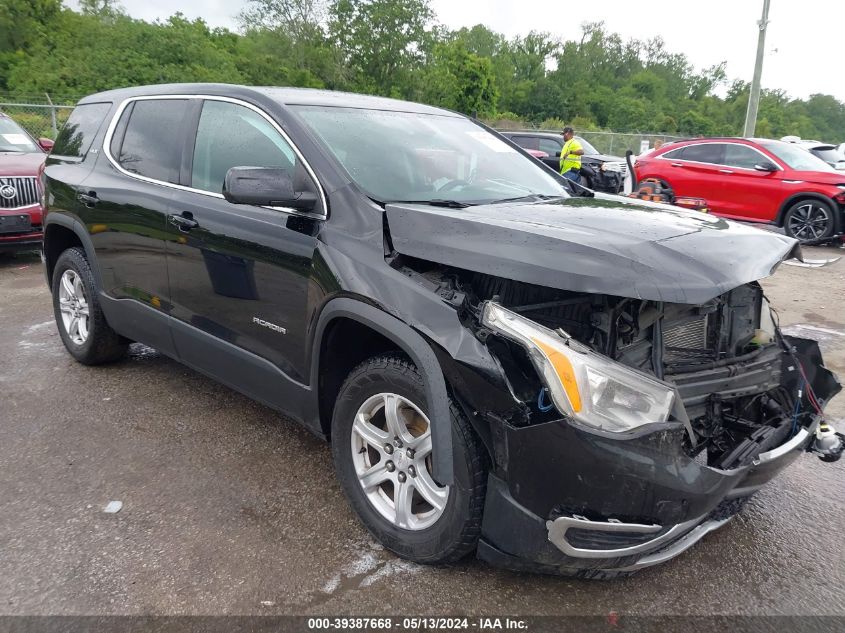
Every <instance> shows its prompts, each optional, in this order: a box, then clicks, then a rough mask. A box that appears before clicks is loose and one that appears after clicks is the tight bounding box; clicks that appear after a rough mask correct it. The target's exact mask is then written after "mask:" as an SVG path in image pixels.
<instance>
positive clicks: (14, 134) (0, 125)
mask: <svg viewBox="0 0 845 633" xmlns="http://www.w3.org/2000/svg"><path fill="white" fill-rule="evenodd" d="M38 151H41V150H39V149H38V146H37V145H36V144H35V143H33V142H32V139H31V138H30V137H29V135H28V134H27V133H26V132H24V131H23V129H21V127H20V126H19V125H18V124H17V123H15V122H14V121H12V119H10V118H8V117H5V116H0V152H38Z"/></svg>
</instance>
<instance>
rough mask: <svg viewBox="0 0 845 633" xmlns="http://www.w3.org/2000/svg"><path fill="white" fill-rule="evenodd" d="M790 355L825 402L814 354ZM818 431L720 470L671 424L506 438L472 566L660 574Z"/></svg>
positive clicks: (514, 431) (508, 431) (812, 422)
mask: <svg viewBox="0 0 845 633" xmlns="http://www.w3.org/2000/svg"><path fill="white" fill-rule="evenodd" d="M790 343H792V344H793V345H794V346H795V349H796V350H797V351H798V354H799V355H800V358H801V361H802V365H803V366H804V368H805V369H806V370H807V374H808V376H809V379H810V382H811V384H812V385H813V387H814V389H816V390H817V391H818V392H819V393H823V394H825V396H824V399H825V400H827V399H829V397H830V396H832V395H833V394H835V393H836V392H837V391H838V390H839V385H838V381H837V380H836V377H835V376H834V375H833V374H832V373H831V372H829V371H828V370H827V369H825V368H824V367H823V365H822V362H821V355H820V353H819V351H818V347H817V345H816V343H815V342H814V341H807V340H802V339H791V340H790ZM785 371H787V372H788V370H785ZM789 379H790V377H789V376H788V375H787V376H785V377H784V378H783V380H784V381H789ZM820 422H821V416H818V415H813V416H808V417H807V418H806V423H805V424H804V425H803V426H800V427H799V428H797V429H796V430H795V431H794V432H793V433H792V435H791V436H790V437H789V438H787V439H786V440H785V441H783V442H782V443H780V444H779V445H777V446H769V447H767V448H766V450H761V451H760V452H759V453H757V454H756V455H752V456H750V457H749V458H748V460H747V461H746V463H744V464H743V465H741V466H738V467H735V468H731V469H728V470H722V469H719V468H714V467H711V466H708V465H707V464H706V463H705V461H703V460H701V459H696V458H691V457H689V456H688V455H687V454H686V453H685V451H684V450H683V448H682V444H683V440H684V434H685V430H684V428H683V427H682V426H681V425H677V424H675V425H672V424H669V425H667V426H666V427H665V428H660V429H656V430H651V431H650V432H646V433H643V434H640V435H637V436H633V437H626V438H620V437H618V436H617V437H611V436H609V435H608V434H604V435H602V434H599V433H596V432H594V431H589V430H586V429H583V428H578V427H576V426H574V425H573V424H571V423H570V422H569V421H567V420H566V419H560V420H554V421H551V422H545V423H541V424H537V425H529V426H524V427H521V428H515V427H509V426H506V427H505V429H504V431H503V434H502V437H501V438H499V439H500V441H501V448H500V451H499V452H500V455H498V456H497V457H498V458H499V461H500V463H501V464H502V465H503V467H504V468H503V469H502V471H501V472H499V473H494V474H491V476H490V480H489V483H488V493H487V501H486V504H487V505H486V509H485V516H484V521H483V524H482V541H481V543H480V546H479V557H480V558H482V559H485V560H487V561H489V562H491V563H492V564H496V565H499V566H503V567H507V568H510V569H515V570H520V571H534V572H545V573H553V574H565V575H571V576H577V577H585V578H591V577H607V576H612V575H616V574H617V573H619V572H622V573H624V572H635V571H638V570H640V569H644V568H646V567H650V566H652V565H656V564H659V563H663V562H665V561H667V560H670V559H671V558H674V557H675V556H678V555H679V554H681V553H683V552H684V551H686V550H687V549H689V548H690V547H692V546H693V545H695V544H696V543H697V542H698V541H699V540H701V539H702V538H703V537H704V536H705V535H707V534H708V533H710V532H712V531H714V530H716V529H718V528H720V527H722V526H723V525H725V524H726V523H727V522H729V521H730V520H731V519H732V518H733V517H734V516H735V515H736V513H737V512H739V510H740V509H741V508H742V506H743V505H744V503H745V502H746V501H747V500H748V498H749V497H750V496H751V495H753V494H754V493H755V492H757V491H758V490H759V489H760V488H762V487H763V486H764V485H765V484H766V483H768V482H769V481H770V480H771V479H773V478H774V477H775V476H777V474H778V473H779V472H780V471H781V470H783V469H784V468H785V467H787V466H788V465H789V464H790V463H792V462H793V461H794V460H795V459H797V458H798V457H799V456H800V455H801V454H802V453H804V452H807V451H808V450H810V449H811V448H812V446H813V442H814V438H815V436H816V431H817V429H818V427H819V424H820Z"/></svg>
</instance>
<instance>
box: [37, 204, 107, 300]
mask: <svg viewBox="0 0 845 633" xmlns="http://www.w3.org/2000/svg"><path fill="white" fill-rule="evenodd" d="M74 246H81V247H82V249H83V250H84V251H85V259H87V260H88V265H89V266H90V267H91V273H92V274H93V275H94V282H95V283H96V284H97V288H102V287H103V279H102V277H101V276H100V267H99V265H98V264H97V260H96V258H95V257H94V244H93V243H92V242H91V236H90V235H88V232H87V231H86V230H85V229H84V227H83V226H82V225H81V224H80V223H79V221H77V220H76V219H74V218H70V217H67V216H65V215H57V214H50V215H48V216H47V221H46V222H45V226H44V243H43V246H42V249H43V251H42V252H43V254H44V272H45V274H46V276H47V285H48V286H50V285H51V284H52V280H53V270H54V269H55V267H56V261H57V260H58V259H59V255H61V254H62V253H63V252H64V251H66V250H67V249H68V248H72V247H74Z"/></svg>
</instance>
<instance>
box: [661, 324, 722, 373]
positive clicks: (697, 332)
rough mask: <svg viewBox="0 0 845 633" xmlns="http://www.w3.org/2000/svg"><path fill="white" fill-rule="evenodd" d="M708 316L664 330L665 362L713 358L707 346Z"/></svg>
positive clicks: (668, 326) (667, 326)
mask: <svg viewBox="0 0 845 633" xmlns="http://www.w3.org/2000/svg"><path fill="white" fill-rule="evenodd" d="M707 332H708V329H707V316H706V315H705V316H696V317H693V318H689V319H684V320H683V321H676V322H674V323H669V324H667V325H666V326H665V327H664V330H663V349H664V361H665V362H666V363H677V362H684V361H696V360H706V359H710V358H713V351H712V350H711V349H708V348H709V345H708V344H707V339H708V336H707Z"/></svg>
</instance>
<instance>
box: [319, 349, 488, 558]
mask: <svg viewBox="0 0 845 633" xmlns="http://www.w3.org/2000/svg"><path fill="white" fill-rule="evenodd" d="M449 404H450V411H451V416H450V418H451V420H450V422H451V427H452V449H453V463H454V474H455V480H454V483H453V484H452V485H450V486H448V487H447V486H441V485H440V484H439V483H438V482H437V481H435V480H434V478H433V477H432V476H431V441H430V423H429V420H428V417H427V416H428V413H427V411H426V409H427V407H426V395H425V385H424V382H423V378H422V376H421V375H420V373H419V371H418V370H417V368H416V367H415V366H414V365H413V364H412V363H411V362H410V361H409V360H408V359H407V358H405V357H403V356H401V355H399V354H388V355H384V356H377V357H375V358H372V359H370V360H367V361H365V362H364V363H362V364H361V365H359V366H358V367H356V368H355V369H354V370H352V372H351V373H350V374H349V376H348V377H347V379H346V381H345V382H344V384H343V386H342V387H341V389H340V393H339V395H338V398H337V403H336V404H335V409H334V416H333V419H332V454H333V457H334V463H335V469H336V471H337V476H338V479H339V480H340V484H341V487H342V489H343V492H344V494H345V495H346V498H347V500H348V501H349V503H350V505H351V506H352V508H353V510H355V512H356V513H357V515H358V517H359V518H360V519H361V522H362V523H363V524H364V526H365V527H366V528H367V529H368V530H369V531H370V533H371V534H372V535H373V536H374V537H375V538H376V539H377V540H378V541H379V542H380V543H382V544H383V545H384V546H385V547H386V548H388V549H389V550H391V551H393V552H395V553H396V554H398V555H399V556H401V557H402V558H405V559H408V560H412V561H414V562H417V563H424V564H438V563H447V562H453V561H456V560H459V559H461V558H463V557H464V556H466V555H467V554H469V553H470V552H474V551H475V549H476V546H477V543H478V538H479V535H480V533H481V515H482V511H483V508H484V497H485V492H486V484H487V472H486V471H487V469H486V459H485V454H484V453H483V450H482V448H481V446H480V444H479V442H478V439H477V438H476V436H475V434H474V433H473V431H472V429H471V428H470V425H469V423H468V422H467V420H466V419H465V418H464V416H463V413H462V412H461V411H460V409H459V408H458V407H457V405H456V404H455V403H454V402H452V401H450V403H449ZM394 413H395V415H394ZM443 422H445V420H437V421H435V424H437V423H440V424H442V423H443ZM397 429H399V431H398V434H397V432H395V431H396V430H397ZM426 435H428V440H426V439H425V438H426ZM397 437H398V438H399V442H398V444H397V441H396V440H397ZM409 456H410V457H409ZM403 501H404V503H403Z"/></svg>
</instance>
